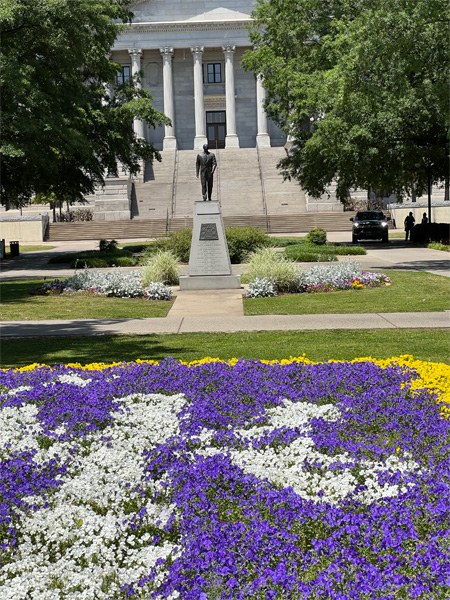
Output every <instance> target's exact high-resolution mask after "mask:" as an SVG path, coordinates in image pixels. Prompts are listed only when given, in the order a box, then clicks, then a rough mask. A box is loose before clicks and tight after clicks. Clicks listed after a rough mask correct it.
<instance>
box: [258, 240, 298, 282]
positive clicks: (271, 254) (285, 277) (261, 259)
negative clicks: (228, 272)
mask: <svg viewBox="0 0 450 600" xmlns="http://www.w3.org/2000/svg"><path fill="white" fill-rule="evenodd" d="M247 276H248V278H249V280H250V282H254V281H255V280H256V279H270V280H271V281H272V283H273V285H274V286H275V289H276V290H277V291H278V292H295V291H297V288H298V278H299V271H298V268H297V266H296V265H295V264H294V263H293V262H292V261H290V260H288V259H287V258H286V257H285V256H284V255H283V254H282V253H281V252H277V251H276V250H273V249H272V248H260V249H258V250H256V251H255V252H252V253H251V254H250V257H249V264H248V269H247Z"/></svg>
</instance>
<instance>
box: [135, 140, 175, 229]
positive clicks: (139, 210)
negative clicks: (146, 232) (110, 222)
mask: <svg viewBox="0 0 450 600" xmlns="http://www.w3.org/2000/svg"><path fill="white" fill-rule="evenodd" d="M161 157H162V160H161V162H158V161H157V160H155V161H153V164H151V165H150V164H149V163H146V165H145V171H144V178H143V179H144V181H143V182H137V181H136V182H135V183H134V186H133V193H132V196H131V218H132V219H166V218H167V216H168V215H171V214H172V204H173V201H174V174H175V172H176V170H175V167H176V158H177V152H176V150H164V152H162V153H161Z"/></svg>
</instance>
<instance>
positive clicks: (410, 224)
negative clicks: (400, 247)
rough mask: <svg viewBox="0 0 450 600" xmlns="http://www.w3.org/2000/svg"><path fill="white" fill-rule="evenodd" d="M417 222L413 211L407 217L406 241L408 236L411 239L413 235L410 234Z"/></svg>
mask: <svg viewBox="0 0 450 600" xmlns="http://www.w3.org/2000/svg"><path fill="white" fill-rule="evenodd" d="M415 222H416V220H415V218H414V215H413V214H412V212H410V213H409V215H408V216H407V217H406V219H405V223H404V225H405V232H406V233H405V242H406V241H407V240H408V236H409V238H410V240H411V236H410V231H411V229H412V228H413V227H414V223H415Z"/></svg>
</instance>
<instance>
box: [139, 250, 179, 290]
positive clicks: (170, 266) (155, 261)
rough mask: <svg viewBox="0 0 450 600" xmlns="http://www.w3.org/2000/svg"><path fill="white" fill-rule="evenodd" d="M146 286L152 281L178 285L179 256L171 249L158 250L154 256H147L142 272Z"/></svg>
mask: <svg viewBox="0 0 450 600" xmlns="http://www.w3.org/2000/svg"><path fill="white" fill-rule="evenodd" d="M142 282H143V284H144V286H146V285H148V284H149V283H151V282H160V283H165V284H166V285H177V284H178V282H179V277H178V257H177V256H176V255H175V254H174V253H173V252H172V251H171V250H158V251H157V252H156V254H154V255H153V256H149V257H148V258H147V263H146V264H145V265H144V268H143V273H142Z"/></svg>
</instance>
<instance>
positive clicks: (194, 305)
mask: <svg viewBox="0 0 450 600" xmlns="http://www.w3.org/2000/svg"><path fill="white" fill-rule="evenodd" d="M347 238H348V234H347V233H334V234H333V233H331V234H329V235H328V239H329V240H330V241H348V240H347ZM133 241H134V242H137V240H133ZM55 245H57V248H55V249H54V250H51V251H47V252H45V253H30V254H23V255H21V256H20V257H19V258H18V259H16V260H15V261H14V263H13V262H11V263H10V265H9V266H8V265H6V268H3V270H2V273H1V274H0V280H3V281H5V280H11V279H19V278H20V279H23V278H32V277H48V278H55V277H59V278H63V277H67V276H70V275H72V274H73V272H74V270H73V269H67V267H65V266H64V265H62V266H60V265H48V252H52V253H56V252H62V251H64V252H68V251H74V252H76V251H80V250H87V249H95V248H96V246H97V242H95V241H91V242H70V243H67V242H64V243H63V244H55ZM366 248H367V255H366V256H357V257H355V259H356V260H357V261H358V263H360V264H361V265H362V267H363V268H364V269H372V270H374V269H376V270H383V271H385V272H386V271H389V269H407V270H423V271H429V272H432V273H436V274H439V275H444V276H447V277H450V259H449V257H448V254H446V253H443V252H439V251H437V250H429V249H427V248H414V247H411V246H409V245H408V244H405V243H404V242H403V240H393V241H392V242H391V244H389V246H386V245H377V244H375V243H374V244H371V245H368V246H367V247H366ZM341 258H342V259H343V260H348V258H347V257H341ZM301 266H302V267H303V268H305V269H307V268H309V267H311V263H304V264H303V265H301ZM132 269H133V268H124V269H121V270H124V271H129V270H132ZM243 270H244V267H243V266H242V265H233V273H234V274H240V273H242V272H243ZM449 291H450V290H449ZM175 293H176V295H177V298H176V300H175V302H174V304H173V307H172V309H171V310H170V311H169V314H168V316H167V317H165V318H151V319H83V320H81V319H80V320H77V319H75V320H48V321H8V322H3V323H1V337H3V338H27V337H46V336H73V335H78V336H84V335H106V334H110V335H111V334H122V335H123V334H130V335H149V334H163V333H164V334H165V333H188V332H196V331H198V332H236V331H269V330H272V331H276V330H284V331H295V330H301V331H307V330H320V329H404V328H418V329H424V328H425V329H448V328H450V311H444V312H436V313H433V312H430V313H424V312H417V313H377V314H335V315H329V314H327V315H269V316H248V317H247V316H244V312H243V305H242V290H213V291H209V290H208V291H206V290H205V291H183V292H180V291H179V290H178V289H177V288H176V289H175Z"/></svg>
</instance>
